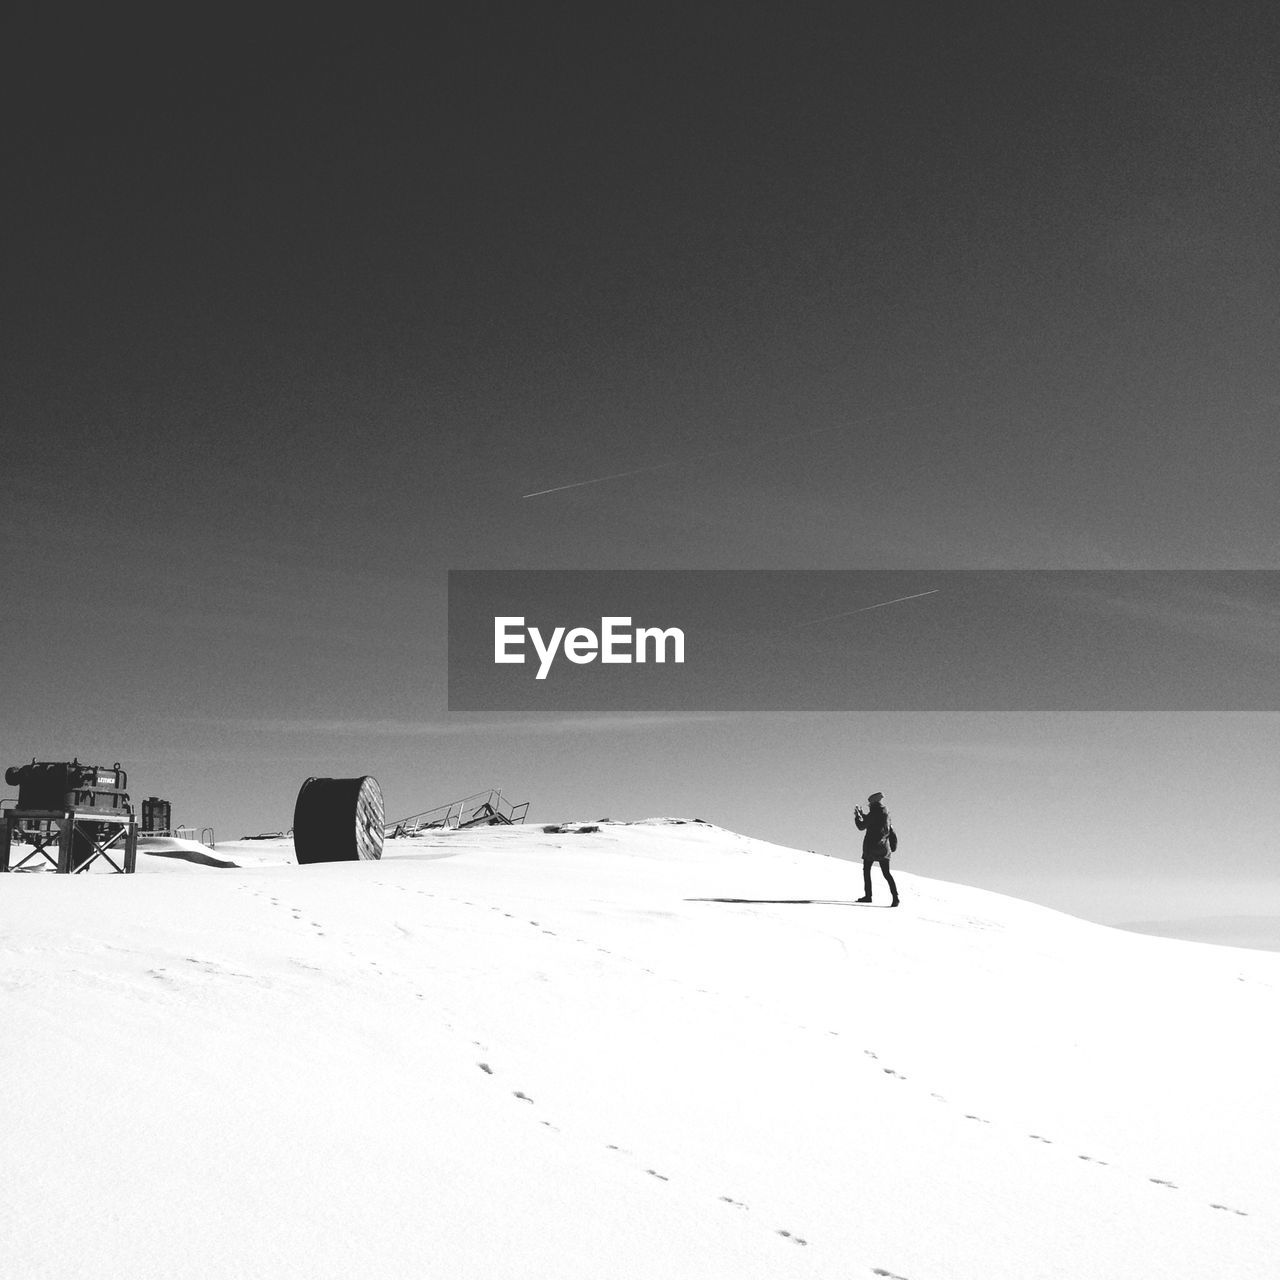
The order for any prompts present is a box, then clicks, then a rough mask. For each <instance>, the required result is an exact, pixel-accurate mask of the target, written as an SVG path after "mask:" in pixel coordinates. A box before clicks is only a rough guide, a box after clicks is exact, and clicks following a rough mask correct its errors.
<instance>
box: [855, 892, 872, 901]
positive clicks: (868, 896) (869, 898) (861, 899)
mask: <svg viewBox="0 0 1280 1280" xmlns="http://www.w3.org/2000/svg"><path fill="white" fill-rule="evenodd" d="M858 901H859V902H870V901H871V895H870V894H868V895H867V896H866V897H865V898H859V899H858Z"/></svg>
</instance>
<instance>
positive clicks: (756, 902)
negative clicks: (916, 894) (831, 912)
mask: <svg viewBox="0 0 1280 1280" xmlns="http://www.w3.org/2000/svg"><path fill="white" fill-rule="evenodd" d="M685 901H686V902H733V903H745V904H749V905H751V906H761V907H887V906H888V905H889V904H888V903H887V902H858V901H857V900H856V899H854V898H686V899H685Z"/></svg>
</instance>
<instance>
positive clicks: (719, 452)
mask: <svg viewBox="0 0 1280 1280" xmlns="http://www.w3.org/2000/svg"><path fill="white" fill-rule="evenodd" d="M847 426H848V424H847V423H844V422H841V423H838V424H837V425H835V426H831V427H814V428H813V429H812V430H810V431H793V432H792V433H791V434H790V435H787V436H778V437H776V438H774V439H772V440H762V441H761V442H760V443H759V444H754V445H733V446H732V447H731V448H728V449H713V450H712V451H711V452H710V453H695V454H694V455H693V456H692V457H691V458H675V459H672V460H671V461H670V462H658V463H655V464H654V465H653V466H649V467H636V468H635V469H634V470H631V471H616V472H614V474H613V475H610V476H594V477H593V478H592V479H590V480H575V481H573V483H572V484H558V485H555V486H554V487H553V488H551V489H535V490H534V492H533V493H524V494H521V495H520V496H521V497H522V498H541V497H542V496H543V495H544V494H547V493H563V492H564V491H565V490H566V489H581V488H582V487H583V486H584V485H588V484H604V482H605V481H606V480H624V479H626V477H627V476H642V475H646V474H648V473H649V472H651V471H665V470H667V469H668V468H669V467H684V466H688V465H689V464H690V463H694V462H705V461H706V459H708V458H722V457H724V456H725V455H726V454H730V453H755V452H757V451H758V450H760V449H771V448H772V447H773V446H774V445H778V444H785V443H786V442H787V441H788V440H799V439H802V438H803V437H805V436H822V435H830V434H831V433H832V432H833V431H843V430H844V429H845V428H846V427H847Z"/></svg>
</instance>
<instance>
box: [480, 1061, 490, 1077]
mask: <svg viewBox="0 0 1280 1280" xmlns="http://www.w3.org/2000/svg"><path fill="white" fill-rule="evenodd" d="M476 1066H477V1067H479V1068H480V1070H481V1071H483V1072H484V1073H485V1075H487V1076H491V1075H493V1068H492V1067H491V1066H490V1065H489V1064H488V1063H487V1062H477V1063H476Z"/></svg>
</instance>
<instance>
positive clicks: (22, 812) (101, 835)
mask: <svg viewBox="0 0 1280 1280" xmlns="http://www.w3.org/2000/svg"><path fill="white" fill-rule="evenodd" d="M18 839H20V840H21V841H22V843H24V844H30V845H32V846H33V847H32V848H31V849H30V850H29V851H28V852H27V853H25V854H24V855H23V856H22V857H21V858H20V859H19V860H18V861H17V862H16V863H14V864H13V865H12V866H11V865H10V857H11V854H12V850H13V845H14V843H15V842H16V841H17V840H18ZM55 853H56V855H57V856H56V857H55V856H54V855H55ZM113 855H114V856H113ZM137 857H138V823H137V819H136V818H135V817H134V815H133V814H132V813H103V812H101V811H98V810H93V809H6V810H5V811H4V830H3V831H2V832H0V872H6V871H36V870H43V867H42V866H41V863H40V862H39V861H37V860H38V859H42V860H43V861H44V862H47V863H48V864H49V865H50V866H52V867H53V869H54V871H56V872H57V873H58V874H59V875H80V874H81V873H82V872H85V871H88V870H89V868H90V867H91V866H93V864H94V863H95V862H97V861H98V859H99V858H101V859H103V860H104V861H105V862H106V863H107V864H108V865H109V866H110V867H111V869H112V870H113V871H115V872H118V873H120V874H122V875H132V874H133V871H134V868H135V866H136V864H137ZM117 858H119V861H118V862H117V861H116V859H117ZM32 864H34V865H32Z"/></svg>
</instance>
